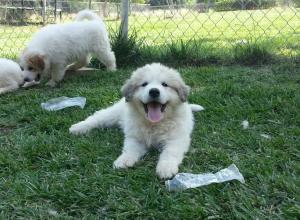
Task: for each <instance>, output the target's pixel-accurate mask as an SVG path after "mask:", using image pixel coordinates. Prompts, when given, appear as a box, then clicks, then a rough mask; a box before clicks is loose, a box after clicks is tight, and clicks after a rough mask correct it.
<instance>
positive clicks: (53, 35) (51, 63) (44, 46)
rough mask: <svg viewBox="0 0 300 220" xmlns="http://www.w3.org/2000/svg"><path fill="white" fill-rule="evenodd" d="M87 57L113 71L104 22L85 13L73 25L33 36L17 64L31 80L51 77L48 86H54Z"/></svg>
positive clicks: (57, 27)
mask: <svg viewBox="0 0 300 220" xmlns="http://www.w3.org/2000/svg"><path fill="white" fill-rule="evenodd" d="M84 19H88V20H84ZM89 55H94V56H95V57H97V58H98V59H99V60H100V61H101V62H102V63H103V64H104V65H105V66H106V67H107V69H108V70H115V69H116V59H115V55H114V53H113V52H112V50H111V47H110V43H109V38H108V33H107V31H106V29H105V25H104V23H103V21H102V20H101V19H100V18H99V17H98V16H97V15H96V14H94V13H93V12H91V11H88V10H84V11H81V12H79V13H78V14H77V16H76V19H75V21H74V22H72V23H68V24H54V25H48V26H46V27H44V28H42V29H41V30H40V31H38V32H37V33H36V34H34V36H33V37H32V39H31V41H30V42H29V43H28V45H27V47H26V48H25V50H24V51H23V52H22V53H21V55H20V65H21V67H22V68H24V72H25V74H26V75H28V77H29V78H30V80H35V79H38V78H40V77H44V76H48V77H49V76H50V81H49V82H48V83H47V84H48V85H50V86H55V85H56V84H57V83H58V82H60V81H61V80H62V79H63V77H64V75H65V71H66V70H67V69H72V70H77V69H79V68H81V67H83V66H85V65H86V64H87V60H88V57H89Z"/></svg>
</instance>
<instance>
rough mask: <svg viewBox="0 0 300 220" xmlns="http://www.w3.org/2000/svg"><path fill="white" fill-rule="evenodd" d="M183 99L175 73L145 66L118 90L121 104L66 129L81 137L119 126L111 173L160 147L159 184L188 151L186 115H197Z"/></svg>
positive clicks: (188, 119)
mask: <svg viewBox="0 0 300 220" xmlns="http://www.w3.org/2000/svg"><path fill="white" fill-rule="evenodd" d="M188 93H189V87H188V86H187V85H186V84H185V83H184V81H183V80H182V78H181V77H180V74H179V73H178V72H177V71H176V70H174V69H171V68H168V67H166V66H163V65H161V64H158V63H154V64H150V65H146V66H144V67H142V68H139V69H137V70H136V71H135V72H133V74H132V76H131V77H130V79H129V80H128V81H127V82H126V83H125V85H124V86H123V87H122V94H123V96H124V98H122V99H121V100H120V101H119V102H117V103H116V104H114V105H112V106H110V107H108V108H107V109H103V110H100V111H98V112H96V113H95V114H94V115H92V116H90V117H88V118H87V119H86V120H84V121H82V122H79V123H77V124H74V125H72V126H71V128H70V132H71V133H73V134H84V133H87V132H89V131H90V130H92V129H93V128H97V127H100V128H103V127H111V126H114V125H119V126H120V127H121V128H122V129H123V131H124V134H125V141H124V146H123V151H122V154H121V155H120V156H119V158H118V159H117V160H116V161H115V162H114V167H115V168H126V167H131V166H133V165H134V164H135V163H136V162H137V161H138V160H139V159H140V158H141V157H142V156H143V155H144V154H145V153H146V152H147V151H148V149H149V148H150V147H152V146H154V147H162V149H163V150H162V153H161V154H160V158H159V161H158V164H157V167H156V172H157V174H158V176H159V177H160V178H169V177H172V176H173V175H174V174H176V173H177V172H178V166H179V165H180V163H181V162H182V160H183V157H184V154H185V153H186V152H187V151H188V149H189V146H190V141H191V137H190V136H191V133H192V129H193V125H194V120H193V114H192V111H199V110H202V107H201V106H198V105H190V104H188V103H187V95H188Z"/></svg>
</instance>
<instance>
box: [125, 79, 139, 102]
mask: <svg viewBox="0 0 300 220" xmlns="http://www.w3.org/2000/svg"><path fill="white" fill-rule="evenodd" d="M136 88H137V84H136V83H134V80H133V79H128V80H127V81H126V83H125V84H124V85H123V86H122V88H121V93H122V96H123V97H125V100H126V102H129V101H131V100H132V97H133V94H134V91H135V90H136Z"/></svg>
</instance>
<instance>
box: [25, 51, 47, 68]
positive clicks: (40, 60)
mask: <svg viewBox="0 0 300 220" xmlns="http://www.w3.org/2000/svg"><path fill="white" fill-rule="evenodd" d="M44 58H45V57H44V56H43V55H33V56H30V57H29V58H28V63H29V64H30V65H32V66H33V67H34V68H35V69H37V70H40V71H42V70H44V69H45V61H44Z"/></svg>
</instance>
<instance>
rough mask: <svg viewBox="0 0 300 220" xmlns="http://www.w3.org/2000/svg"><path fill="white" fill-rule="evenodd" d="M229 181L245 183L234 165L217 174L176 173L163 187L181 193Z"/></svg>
mask: <svg viewBox="0 0 300 220" xmlns="http://www.w3.org/2000/svg"><path fill="white" fill-rule="evenodd" d="M230 180H238V181H240V182H241V183H245V180H244V177H243V175H242V174H241V173H240V171H239V169H238V168H237V167H236V166H235V164H231V165H230V166H229V167H227V168H225V169H222V170H220V171H218V172H217V173H204V174H192V173H178V174H176V176H175V177H174V178H173V179H172V180H167V181H166V182H165V185H166V187H167V190H168V191H181V190H185V189H188V188H196V187H199V186H205V185H209V184H211V183H222V182H226V181H230Z"/></svg>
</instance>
